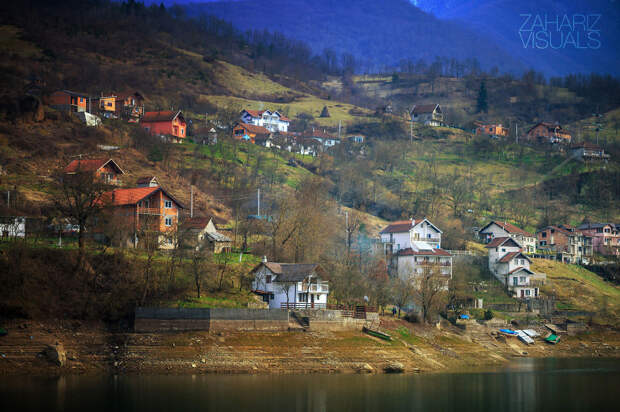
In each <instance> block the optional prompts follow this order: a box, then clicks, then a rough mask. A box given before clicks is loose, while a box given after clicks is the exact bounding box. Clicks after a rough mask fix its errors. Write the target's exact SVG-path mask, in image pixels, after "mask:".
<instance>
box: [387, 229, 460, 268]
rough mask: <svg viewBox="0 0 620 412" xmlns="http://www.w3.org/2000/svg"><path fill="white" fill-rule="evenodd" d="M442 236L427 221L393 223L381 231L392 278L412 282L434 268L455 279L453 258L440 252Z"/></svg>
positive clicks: (439, 231)
mask: <svg viewBox="0 0 620 412" xmlns="http://www.w3.org/2000/svg"><path fill="white" fill-rule="evenodd" d="M441 234H442V231H441V230H440V229H439V228H438V227H437V226H435V225H434V224H433V223H431V222H430V221H429V220H428V219H426V218H422V219H415V218H414V219H411V220H400V221H396V222H392V223H390V224H389V225H388V226H387V227H386V228H385V229H383V230H382V231H381V232H379V235H380V237H381V243H382V244H383V251H384V254H385V255H386V256H387V261H388V272H389V273H390V275H398V276H399V277H400V278H402V279H407V278H409V279H411V278H412V277H413V276H415V275H416V274H422V273H424V272H425V271H427V270H429V269H430V268H431V267H433V268H436V269H437V270H438V271H439V273H441V274H442V275H445V276H447V277H448V278H450V277H452V255H450V253H449V252H447V251H445V250H443V249H441Z"/></svg>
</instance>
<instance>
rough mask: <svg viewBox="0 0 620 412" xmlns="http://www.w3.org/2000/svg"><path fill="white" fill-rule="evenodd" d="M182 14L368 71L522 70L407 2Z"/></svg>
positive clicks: (261, 4) (212, 7)
mask: <svg viewBox="0 0 620 412" xmlns="http://www.w3.org/2000/svg"><path fill="white" fill-rule="evenodd" d="M187 8H188V10H189V13H190V14H193V15H200V14H203V13H206V14H214V15H216V16H218V17H220V18H223V19H225V20H228V21H231V22H232V23H233V25H234V26H235V27H236V28H237V29H240V30H246V29H261V30H262V29H267V30H269V31H278V32H282V33H283V34H285V35H287V36H289V37H292V38H296V39H299V40H302V41H305V42H307V43H308V44H309V45H310V46H311V47H312V49H313V51H314V52H316V53H321V52H322V51H323V50H324V49H332V50H334V51H335V52H337V53H339V54H343V53H350V54H352V55H354V56H355V57H356V59H357V60H359V61H362V62H363V63H364V65H365V66H366V68H367V69H368V70H369V71H374V70H377V69H382V68H384V67H385V66H394V65H397V64H398V63H399V62H400V61H401V60H403V59H410V60H413V61H417V60H418V59H423V60H425V61H426V62H432V61H433V60H434V59H435V58H436V57H437V56H441V57H449V58H456V59H458V60H461V61H464V60H466V59H468V58H477V59H478V61H479V62H480V64H481V65H482V67H483V68H490V67H492V66H494V65H497V66H498V68H499V69H500V70H502V71H520V70H523V69H525V68H527V66H526V65H523V64H522V63H520V62H519V61H518V60H517V59H515V58H513V57H512V56H511V55H510V53H508V52H507V51H506V50H503V49H502V48H501V47H499V46H498V45H497V44H496V43H495V42H494V41H493V40H492V39H489V38H488V37H487V36H485V35H483V34H479V33H476V32H474V31H472V30H469V29H468V28H466V27H464V26H463V25H462V24H460V23H453V22H449V21H442V20H439V19H437V18H436V17H434V16H432V15H430V14H428V13H425V12H423V11H422V10H420V9H418V8H416V7H414V6H413V5H412V4H410V3H409V2H408V1H407V0H386V1H381V2H377V1H374V0H358V1H354V0H340V1H332V0H298V1H287V0H270V1H265V0H244V1H234V2H230V1H219V2H209V3H202V4H191V5H188V6H187ZM274 10H277V13H276V12H274ZM473 44H475V45H476V47H475V49H473V50H472V45H473Z"/></svg>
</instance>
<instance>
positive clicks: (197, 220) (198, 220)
mask: <svg viewBox="0 0 620 412" xmlns="http://www.w3.org/2000/svg"><path fill="white" fill-rule="evenodd" d="M211 220H212V221H213V224H214V225H215V227H216V228H217V226H218V225H224V224H226V221H225V220H224V219H220V218H219V217H216V216H198V217H193V218H191V219H187V220H186V221H185V222H184V224H185V225H186V226H187V227H190V228H194V229H204V228H205V227H206V226H207V225H208V224H209V221H211Z"/></svg>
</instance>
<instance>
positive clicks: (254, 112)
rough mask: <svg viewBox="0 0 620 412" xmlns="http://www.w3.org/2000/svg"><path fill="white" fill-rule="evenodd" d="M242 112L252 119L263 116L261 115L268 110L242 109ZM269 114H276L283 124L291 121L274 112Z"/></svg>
mask: <svg viewBox="0 0 620 412" xmlns="http://www.w3.org/2000/svg"><path fill="white" fill-rule="evenodd" d="M243 111H245V112H247V113H248V114H249V115H250V116H252V117H261V116H262V115H263V113H265V112H267V111H269V110H248V109H243ZM269 112H270V113H276V114H277V115H278V116H279V117H280V120H281V121H283V122H290V121H291V119H289V118H288V117H286V116H284V115H282V114H281V113H280V112H278V111H275V112H272V111H269Z"/></svg>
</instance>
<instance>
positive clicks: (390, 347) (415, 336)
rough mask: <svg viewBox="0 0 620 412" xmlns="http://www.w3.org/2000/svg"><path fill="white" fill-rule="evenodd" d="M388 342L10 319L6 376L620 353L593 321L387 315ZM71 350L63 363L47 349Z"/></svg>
mask: <svg viewBox="0 0 620 412" xmlns="http://www.w3.org/2000/svg"><path fill="white" fill-rule="evenodd" d="M381 322H382V326H381V327H382V329H383V330H386V331H388V332H389V333H390V334H391V335H392V336H393V337H394V338H395V339H394V341H393V342H386V341H383V340H380V339H377V338H373V337H370V336H368V335H365V334H363V333H362V332H357V331H349V332H331V331H325V332H317V331H306V332H304V331H291V332H234V333H218V334H216V333H209V332H183V333H125V332H111V331H110V330H108V329H107V328H106V327H105V325H104V324H102V323H85V322H77V321H54V322H50V321H46V322H39V321H25V320H23V321H10V322H4V323H3V326H4V327H5V328H6V329H7V330H8V335H6V336H4V337H0V374H2V375H20V374H30V375H41V376H46V375H50V376H53V375H60V374H98V373H119V374H162V373H163V374H200V373H249V374H305V373H386V372H390V371H393V372H399V371H401V370H402V371H404V372H405V373H425V372H442V371H454V370H458V369H466V368H472V367H480V366H485V365H488V366H491V365H497V364H502V363H505V362H508V361H510V360H511V359H514V358H516V357H619V356H620V333H618V332H616V331H612V330H603V329H590V330H589V331H588V332H587V333H584V334H581V335H578V336H562V341H561V342H560V343H559V344H558V345H549V344H546V343H544V342H542V341H537V342H536V344H535V345H526V344H524V343H522V342H520V341H519V340H518V339H516V338H508V339H505V338H497V337H495V336H492V335H491V334H490V333H483V332H480V331H476V332H466V331H463V330H461V329H459V328H456V327H454V326H452V325H442V328H441V329H437V328H435V327H430V326H422V325H417V324H410V323H407V322H404V321H399V320H393V319H392V318H384V319H382V321H381ZM57 343H58V344H60V345H61V350H63V351H64V352H65V357H64V361H63V362H62V366H58V362H53V361H51V360H50V359H49V356H46V355H45V354H44V352H45V351H46V350H47V351H48V352H49V350H50V349H49V348H50V345H51V346H54V345H55V344H57Z"/></svg>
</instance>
